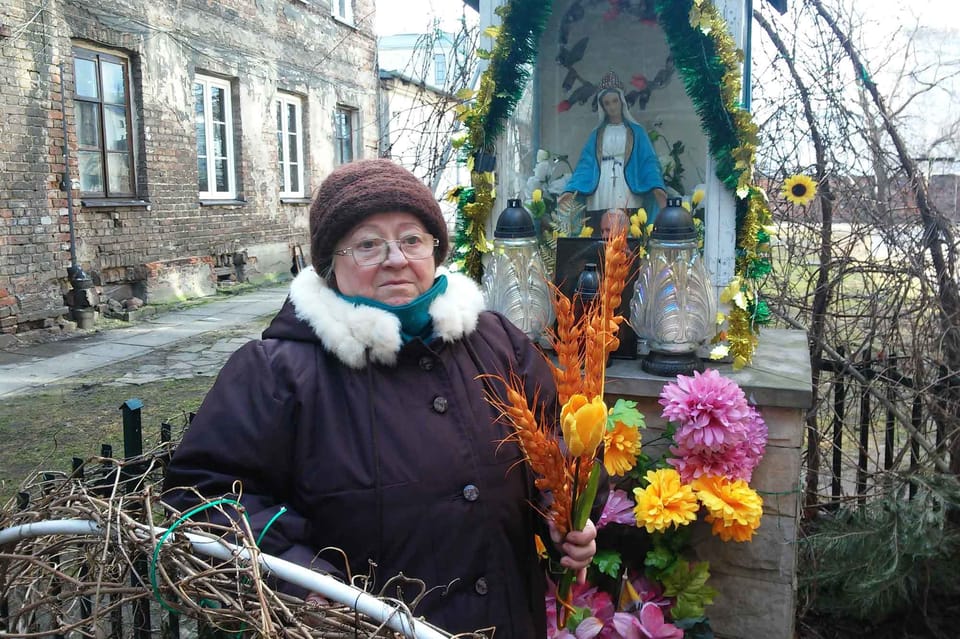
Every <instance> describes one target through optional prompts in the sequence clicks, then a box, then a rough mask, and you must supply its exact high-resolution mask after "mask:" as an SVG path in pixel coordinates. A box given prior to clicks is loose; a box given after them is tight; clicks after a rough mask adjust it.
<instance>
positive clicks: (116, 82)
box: [0, 0, 378, 333]
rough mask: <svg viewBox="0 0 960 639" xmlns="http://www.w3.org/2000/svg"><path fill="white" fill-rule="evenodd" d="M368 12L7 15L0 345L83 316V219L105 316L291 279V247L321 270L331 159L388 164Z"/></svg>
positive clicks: (361, 0) (90, 10) (97, 3)
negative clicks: (126, 302)
mask: <svg viewBox="0 0 960 639" xmlns="http://www.w3.org/2000/svg"><path fill="white" fill-rule="evenodd" d="M373 10H374V1H373V0H332V1H331V0H258V1H257V2H251V1H249V0H222V1H213V0H152V1H151V2H149V3H147V2H140V1H137V0H46V1H45V2H42V3H37V2H29V1H28V0H8V1H7V2H5V3H4V6H3V7H0V109H2V118H0V332H2V333H14V332H20V331H25V330H29V329H33V328H38V327H41V326H50V325H52V323H53V321H54V318H57V317H59V316H61V315H64V314H66V313H67V312H68V308H67V307H66V304H68V303H71V302H72V304H73V305H81V306H82V305H84V301H79V302H78V301H77V299H76V298H77V296H75V295H73V294H72V293H71V292H70V289H71V286H70V282H69V281H68V277H67V273H68V270H67V269H68V267H70V266H71V233H70V211H71V209H72V212H73V219H74V222H75V223H74V231H75V232H74V236H75V242H73V251H74V252H75V255H76V260H77V263H78V264H79V265H80V266H81V267H82V269H83V271H84V272H85V273H86V274H87V275H88V276H89V279H86V278H81V280H82V282H81V283H86V282H89V281H91V280H92V282H93V284H94V285H95V286H94V287H93V288H92V289H90V290H89V292H92V293H93V294H92V295H88V294H87V293H84V294H83V295H82V296H81V297H83V298H84V300H87V299H89V300H90V301H89V303H90V304H92V305H93V306H94V307H96V306H97V305H98V304H100V303H102V302H103V301H104V300H105V299H106V298H113V299H117V300H121V299H125V298H128V297H132V296H137V297H141V298H145V299H146V301H148V302H163V301H168V300H171V299H175V298H182V297H191V296H197V295H204V294H209V293H210V292H212V291H213V290H214V288H215V286H216V283H217V281H218V280H228V279H229V280H235V279H241V280H242V279H252V280H256V279H258V278H266V277H271V276H275V275H276V274H278V273H282V274H287V273H288V270H289V269H290V266H291V252H292V250H293V248H294V247H296V246H297V245H301V246H302V247H303V249H304V251H305V252H306V253H307V254H308V255H307V259H309V241H308V238H307V231H306V229H307V219H308V209H309V198H310V195H311V193H312V191H313V189H315V188H316V187H317V186H318V185H319V183H320V181H321V180H322V179H323V177H324V176H325V175H326V174H327V173H328V172H329V171H330V170H331V169H332V168H333V166H335V165H336V164H337V163H340V162H345V161H349V160H351V159H353V158H356V157H365V156H374V155H376V150H377V142H378V140H377V137H378V136H377V126H376V119H377V91H378V78H377V73H376V38H375V36H374V34H373V27H372V25H373ZM61 71H62V74H61ZM61 89H62V95H61ZM64 123H65V125H66V127H65V130H66V139H67V141H68V145H67V146H68V149H67V151H68V157H69V159H68V160H67V163H68V164H67V165H68V166H69V174H70V183H71V186H72V191H71V193H70V194H69V195H70V196H71V198H68V193H67V192H66V191H65V190H63V189H64V188H65V181H64V175H63V174H64V166H65V164H64V163H65V155H64V148H63V141H64V128H63V125H64ZM71 200H72V206H71Z"/></svg>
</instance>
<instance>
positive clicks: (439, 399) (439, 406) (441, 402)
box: [433, 395, 448, 415]
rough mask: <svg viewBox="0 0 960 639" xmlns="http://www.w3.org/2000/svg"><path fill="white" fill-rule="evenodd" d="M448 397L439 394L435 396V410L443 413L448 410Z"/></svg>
mask: <svg viewBox="0 0 960 639" xmlns="http://www.w3.org/2000/svg"><path fill="white" fill-rule="evenodd" d="M447 405H448V403H447V398H446V397H443V396H441V395H437V396H436V397H434V398H433V410H435V411H437V412H438V413H440V414H441V415H442V414H443V413H445V412H447Z"/></svg>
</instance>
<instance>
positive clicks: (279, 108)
mask: <svg viewBox="0 0 960 639" xmlns="http://www.w3.org/2000/svg"><path fill="white" fill-rule="evenodd" d="M277 131H283V103H282V102H277Z"/></svg>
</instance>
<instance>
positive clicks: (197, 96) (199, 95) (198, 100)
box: [193, 82, 203, 122]
mask: <svg viewBox="0 0 960 639" xmlns="http://www.w3.org/2000/svg"><path fill="white" fill-rule="evenodd" d="M193 109H194V112H195V113H196V114H197V122H200V121H202V120H203V85H202V84H200V83H199V82H195V83H194V84H193Z"/></svg>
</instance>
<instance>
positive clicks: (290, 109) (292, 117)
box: [287, 104, 299, 133]
mask: <svg viewBox="0 0 960 639" xmlns="http://www.w3.org/2000/svg"><path fill="white" fill-rule="evenodd" d="M298 130H299V129H298V128H297V107H296V105H294V104H288V105H287V133H296V132H297V131H298Z"/></svg>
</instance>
